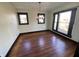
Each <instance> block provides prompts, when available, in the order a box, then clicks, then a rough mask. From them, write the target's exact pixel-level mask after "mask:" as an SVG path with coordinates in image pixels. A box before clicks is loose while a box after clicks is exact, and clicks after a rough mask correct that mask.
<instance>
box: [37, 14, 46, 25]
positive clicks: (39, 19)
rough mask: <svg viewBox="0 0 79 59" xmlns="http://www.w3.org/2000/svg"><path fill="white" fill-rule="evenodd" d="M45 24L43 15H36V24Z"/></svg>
mask: <svg viewBox="0 0 79 59" xmlns="http://www.w3.org/2000/svg"><path fill="white" fill-rule="evenodd" d="M44 23H45V14H43V13H38V24H44Z"/></svg>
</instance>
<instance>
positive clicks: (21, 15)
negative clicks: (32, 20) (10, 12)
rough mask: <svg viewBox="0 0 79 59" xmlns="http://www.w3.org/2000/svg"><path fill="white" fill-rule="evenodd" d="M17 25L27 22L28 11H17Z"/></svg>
mask: <svg viewBox="0 0 79 59" xmlns="http://www.w3.org/2000/svg"><path fill="white" fill-rule="evenodd" d="M18 20H19V25H26V24H29V21H28V13H18Z"/></svg>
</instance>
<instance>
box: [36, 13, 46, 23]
mask: <svg viewBox="0 0 79 59" xmlns="http://www.w3.org/2000/svg"><path fill="white" fill-rule="evenodd" d="M39 15H43V16H44V19H43V22H42V23H40V22H39V19H37V20H38V24H45V13H38V14H37V16H38V17H39Z"/></svg>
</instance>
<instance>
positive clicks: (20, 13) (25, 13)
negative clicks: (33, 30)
mask: <svg viewBox="0 0 79 59" xmlns="http://www.w3.org/2000/svg"><path fill="white" fill-rule="evenodd" d="M17 15H18V22H19V25H28V24H29V20H28V13H27V12H24V13H23V12H17ZM19 15H26V17H27V19H26V20H27V23H21V21H20V20H21V19H20V16H19Z"/></svg>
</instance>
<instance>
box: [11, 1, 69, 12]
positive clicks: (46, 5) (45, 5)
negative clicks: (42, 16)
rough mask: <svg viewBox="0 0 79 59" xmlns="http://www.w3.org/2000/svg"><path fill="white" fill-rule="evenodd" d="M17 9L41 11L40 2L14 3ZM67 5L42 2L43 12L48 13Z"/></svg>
mask: <svg viewBox="0 0 79 59" xmlns="http://www.w3.org/2000/svg"><path fill="white" fill-rule="evenodd" d="M11 4H13V5H14V7H15V8H16V9H39V4H38V2H12V3H11ZM65 4H67V2H42V3H41V5H40V6H41V11H48V10H51V9H54V8H56V7H59V6H62V5H65Z"/></svg>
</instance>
